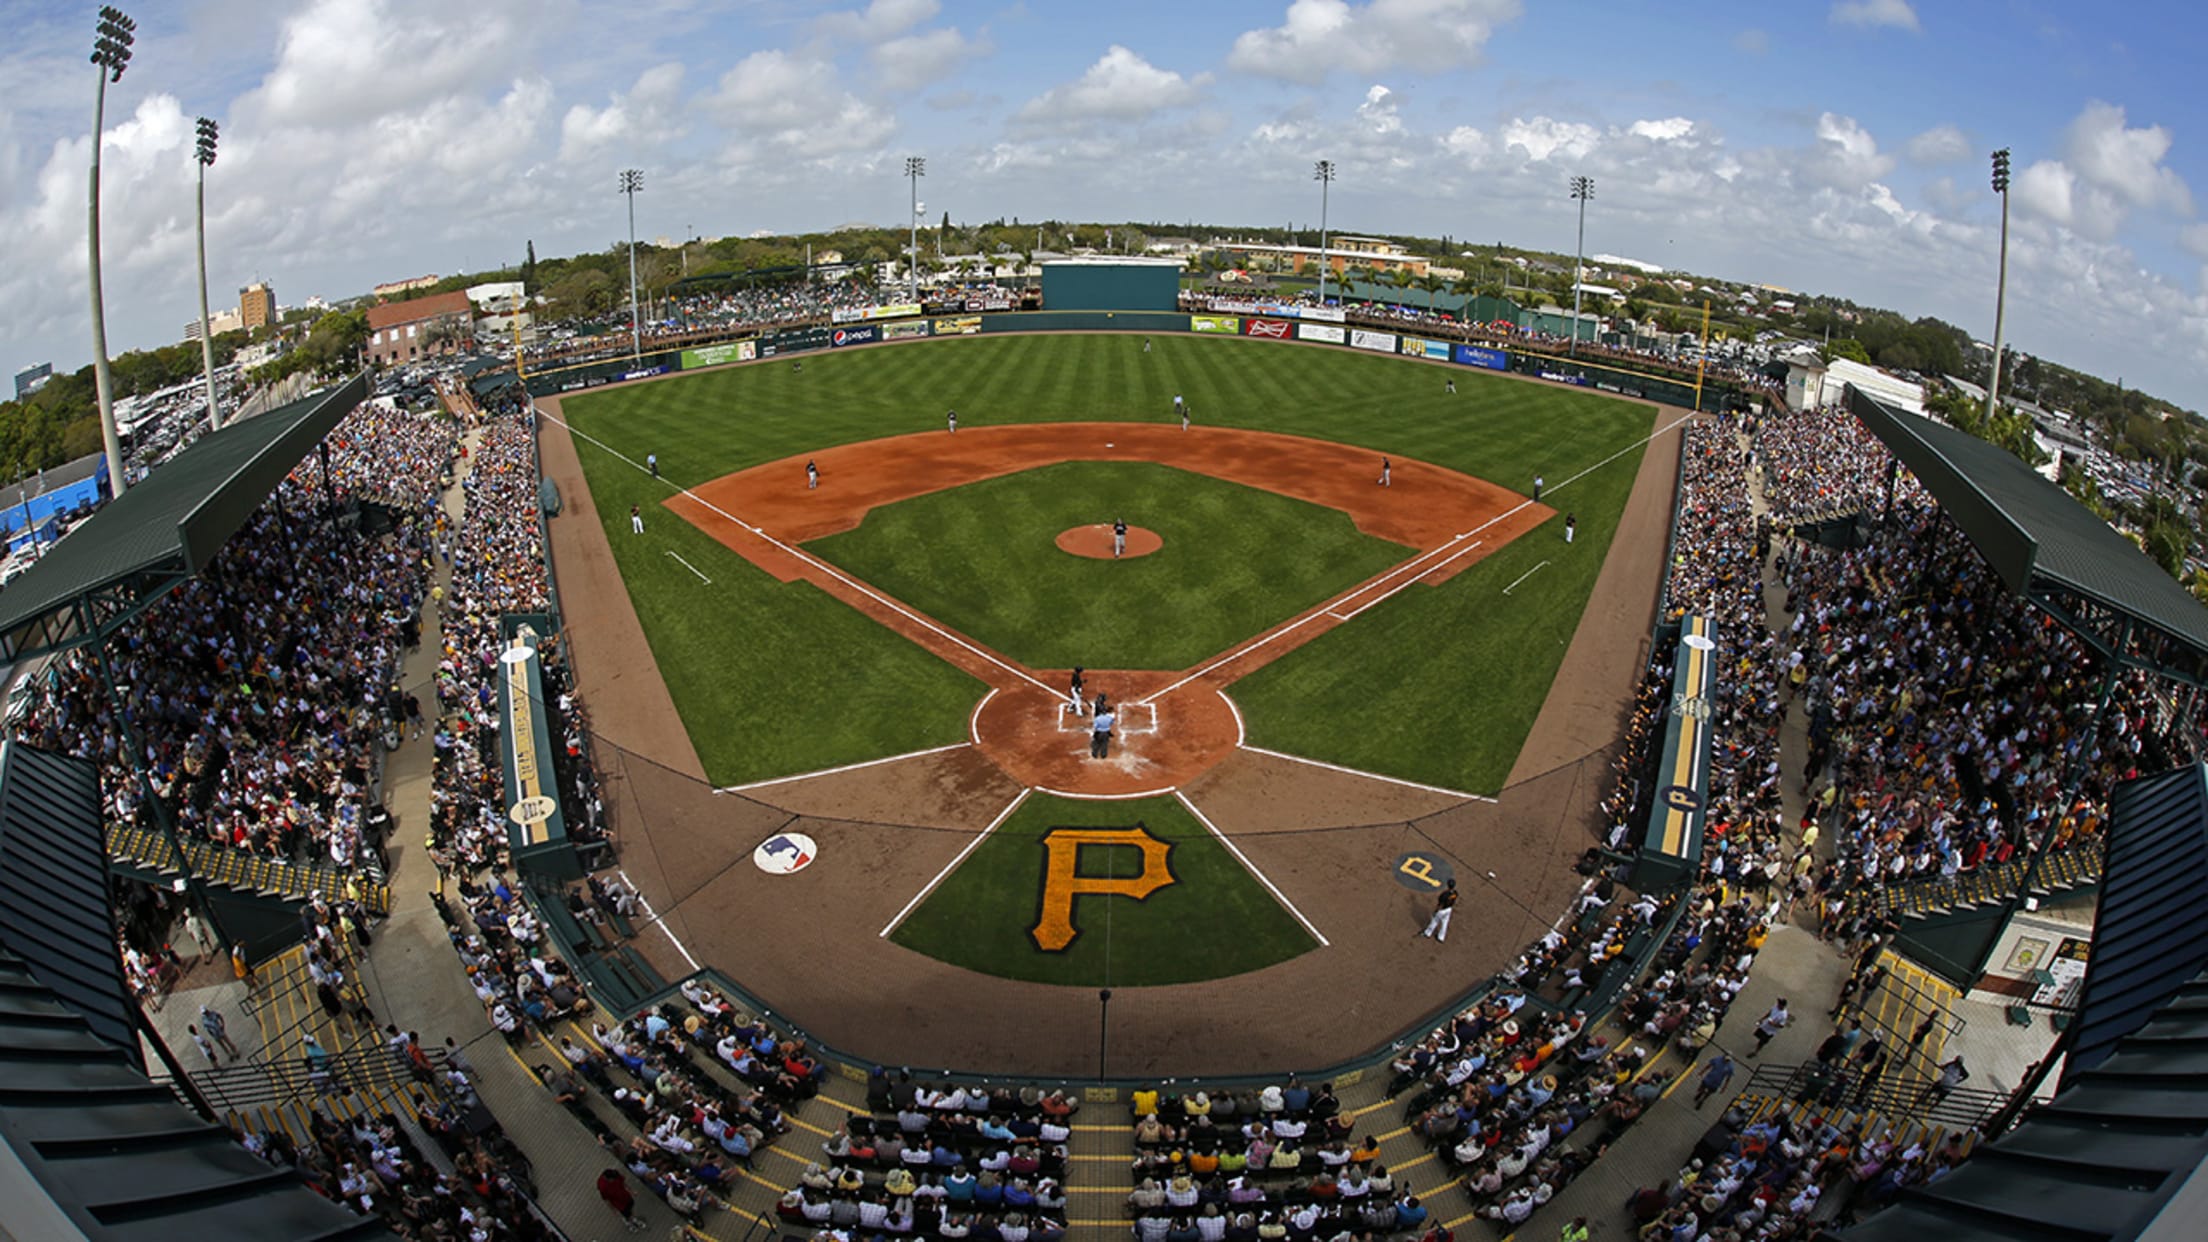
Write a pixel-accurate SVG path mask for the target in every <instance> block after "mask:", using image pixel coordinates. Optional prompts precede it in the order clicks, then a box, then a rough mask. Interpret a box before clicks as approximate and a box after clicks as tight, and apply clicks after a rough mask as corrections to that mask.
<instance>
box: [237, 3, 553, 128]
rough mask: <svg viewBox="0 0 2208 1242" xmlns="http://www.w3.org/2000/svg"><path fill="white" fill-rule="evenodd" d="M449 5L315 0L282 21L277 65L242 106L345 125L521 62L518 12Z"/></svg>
mask: <svg viewBox="0 0 2208 1242" xmlns="http://www.w3.org/2000/svg"><path fill="white" fill-rule="evenodd" d="M440 16H445V17H449V16H450V14H449V10H448V9H447V8H446V7H445V6H443V5H440V4H436V3H428V2H424V0H315V2H314V3H312V4H309V5H308V6H307V7H306V8H305V9H304V10H302V11H301V12H299V13H297V14H295V15H294V16H292V17H291V18H289V19H287V20H286V21H285V22H284V24H283V27H282V33H281V34H280V36H279V37H278V40H277V47H276V66H275V68H274V69H273V70H271V71H270V73H269V74H268V76H267V77H266V78H265V79H263V80H262V82H261V84H260V86H259V88H258V89H256V90H255V91H253V92H252V93H251V94H249V95H247V96H246V98H245V99H244V100H242V101H240V104H239V108H240V110H241V111H243V112H246V113H248V114H250V115H251V116H252V118H253V123H254V124H256V125H259V126H262V127H268V126H275V125H316V126H329V127H343V126H346V125H350V124H353V123H356V122H358V121H359V120H360V119H361V118H362V117H364V116H369V115H375V114H380V113H386V112H392V111H403V110H406V109H409V108H417V107H422V106H425V105H430V104H434V103H435V102H436V101H438V100H440V99H444V98H447V97H450V96H452V95H454V94H457V93H460V92H463V91H465V90H467V89H468V88H469V87H471V86H478V85H479V84H480V83H482V82H483V81H484V80H485V78H486V76H488V78H489V80H491V81H497V80H499V78H500V77H501V76H503V74H504V72H505V71H506V70H507V69H508V68H509V67H511V68H516V69H518V68H520V67H521V65H520V64H519V63H518V62H517V61H516V59H515V54H516V51H517V50H518V49H519V48H520V47H522V46H524V40H523V38H522V32H521V31H520V30H518V29H517V28H516V26H517V19H519V18H520V17H521V16H522V13H521V10H518V9H513V10H505V11H501V10H500V9H499V8H497V7H496V6H484V7H483V8H481V9H479V10H471V11H470V13H469V14H468V18H467V20H465V21H449V20H448V21H440V20H437V19H438V18H439V17H440Z"/></svg>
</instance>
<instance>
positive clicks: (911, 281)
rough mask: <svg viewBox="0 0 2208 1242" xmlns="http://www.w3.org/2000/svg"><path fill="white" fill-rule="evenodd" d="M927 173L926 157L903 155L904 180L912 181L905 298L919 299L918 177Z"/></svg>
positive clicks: (910, 299) (908, 220) (912, 300)
mask: <svg viewBox="0 0 2208 1242" xmlns="http://www.w3.org/2000/svg"><path fill="white" fill-rule="evenodd" d="M927 175H928V157H927V156H924V155H908V156H906V157H905V180H907V181H909V182H911V183H912V213H911V215H910V216H909V217H908V218H907V219H906V223H907V224H909V225H911V226H912V252H911V254H910V256H909V258H908V261H907V263H906V264H905V300H906V301H907V302H917V301H919V300H920V178H922V177H925V176H927Z"/></svg>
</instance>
